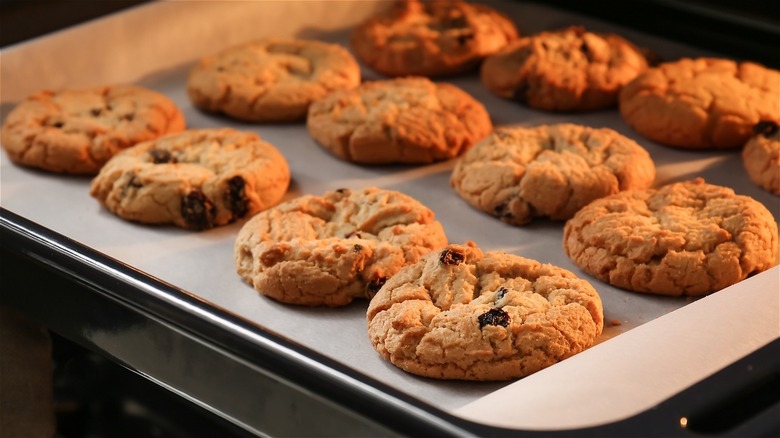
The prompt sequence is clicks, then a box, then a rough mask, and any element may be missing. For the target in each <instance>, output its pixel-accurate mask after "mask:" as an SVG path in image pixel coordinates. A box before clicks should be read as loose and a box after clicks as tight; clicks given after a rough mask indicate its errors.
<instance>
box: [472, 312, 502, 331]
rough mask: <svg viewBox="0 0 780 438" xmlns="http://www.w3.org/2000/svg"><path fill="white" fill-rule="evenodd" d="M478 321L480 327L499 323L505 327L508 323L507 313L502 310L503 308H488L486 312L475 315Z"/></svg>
mask: <svg viewBox="0 0 780 438" xmlns="http://www.w3.org/2000/svg"><path fill="white" fill-rule="evenodd" d="M477 320H478V321H479V328H480V329H482V328H484V327H485V326H486V325H500V326H502V327H506V326H508V325H509V314H508V313H506V312H504V310H503V309H490V310H488V311H487V312H485V313H483V314H482V315H479V317H477Z"/></svg>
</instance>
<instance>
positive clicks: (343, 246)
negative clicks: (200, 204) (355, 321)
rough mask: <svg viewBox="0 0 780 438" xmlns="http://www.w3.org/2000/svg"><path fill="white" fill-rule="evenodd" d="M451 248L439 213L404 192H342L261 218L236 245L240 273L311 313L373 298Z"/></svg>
mask: <svg viewBox="0 0 780 438" xmlns="http://www.w3.org/2000/svg"><path fill="white" fill-rule="evenodd" d="M446 244H447V238H446V236H445V234H444V229H443V228H442V226H441V224H440V223H439V222H438V221H436V220H435V219H434V213H433V211H431V210H430V209H429V208H427V207H425V206H424V205H422V204H421V203H420V202H418V201H417V200H415V199H413V198H412V197H410V196H408V195H405V194H403V193H401V192H397V191H393V190H385V189H378V188H365V189H362V190H350V189H339V190H335V191H331V192H327V193H325V194H324V195H323V196H314V195H304V196H301V197H298V198H296V199H293V200H291V201H287V202H284V203H282V204H279V205H278V206H276V207H274V208H272V209H269V210H266V211H264V212H262V213H259V214H258V215H257V216H255V217H253V218H252V219H251V220H249V221H248V222H247V223H246V224H244V226H243V227H242V228H241V230H240V232H239V233H238V236H237V237H236V242H235V251H234V258H235V262H236V271H237V272H238V275H239V276H241V278H243V279H244V280H245V281H246V282H247V283H249V284H250V285H252V286H253V287H254V288H255V289H256V290H257V291H259V292H260V293H262V294H264V295H266V296H269V297H271V298H274V299H276V300H278V301H281V302H285V303H289V304H298V305H305V306H330V307H338V306H344V305H346V304H349V303H350V302H352V301H353V300H354V299H355V298H371V297H372V296H373V295H374V294H375V293H376V292H377V291H378V290H379V288H380V287H381V286H382V284H383V283H384V282H385V281H386V280H387V279H388V278H390V277H391V276H392V275H393V274H395V273H396V272H398V270H399V269H401V268H402V267H404V266H406V265H408V264H411V263H415V262H417V260H419V259H420V257H421V256H423V255H424V254H427V253H429V252H430V251H433V250H434V249H436V248H439V247H442V246H444V245H446Z"/></svg>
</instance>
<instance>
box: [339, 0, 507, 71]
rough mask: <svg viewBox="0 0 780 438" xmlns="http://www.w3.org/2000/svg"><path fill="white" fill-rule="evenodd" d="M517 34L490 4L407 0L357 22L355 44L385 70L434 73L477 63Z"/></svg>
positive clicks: (369, 60) (364, 56)
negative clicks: (358, 24)
mask: <svg viewBox="0 0 780 438" xmlns="http://www.w3.org/2000/svg"><path fill="white" fill-rule="evenodd" d="M517 35H518V32H517V29H516V28H515V25H514V23H512V21H511V20H510V19H509V18H507V17H506V16H504V15H502V14H501V13H499V12H497V11H496V10H495V9H493V8H492V7H490V6H487V5H482V4H478V3H469V2H465V1H460V0H446V1H445V0H433V1H419V0H406V1H403V0H402V1H398V2H396V3H395V5H394V7H393V8H391V9H390V10H388V11H387V12H385V13H383V14H380V15H377V16H375V17H372V18H370V19H368V20H367V21H365V22H364V23H363V24H362V25H360V26H359V27H358V28H356V29H355V30H354V32H353V34H352V40H351V45H352V48H353V50H354V51H355V55H356V56H357V57H358V59H359V60H361V61H362V62H364V63H365V64H366V65H368V66H369V67H371V68H372V69H374V70H376V71H378V72H380V73H383V74H386V75H389V76H431V77H432V76H441V75H450V74H456V73H460V72H463V71H465V70H468V69H471V68H473V67H475V66H476V65H477V64H478V63H479V62H480V61H482V59H483V58H485V56H487V55H490V54H492V53H495V52H496V51H498V50H499V49H501V48H502V47H504V46H505V45H506V44H507V43H508V42H510V41H513V40H514V39H516V38H517Z"/></svg>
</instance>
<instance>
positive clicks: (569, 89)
mask: <svg viewBox="0 0 780 438" xmlns="http://www.w3.org/2000/svg"><path fill="white" fill-rule="evenodd" d="M645 70H647V60H646V59H645V57H644V56H643V55H642V52H641V51H640V50H639V49H638V48H637V47H636V46H634V45H633V44H632V43H630V42H629V41H628V40H626V39H624V38H623V37H621V36H619V35H615V34H602V33H594V32H587V31H585V29H583V28H582V27H577V26H575V27H569V28H566V29H562V30H558V31H552V32H541V33H539V34H536V35H531V36H527V37H523V38H520V39H519V40H517V41H514V42H512V43H511V44H509V45H508V46H507V47H505V48H504V49H502V50H501V51H500V52H498V53H496V54H494V55H491V56H489V57H488V58H487V59H485V62H484V63H483V64H482V69H481V72H480V77H481V80H482V83H483V84H484V85H485V87H487V89H488V90H490V91H491V92H492V93H493V94H495V95H497V96H500V97H503V98H506V99H512V100H515V101H517V102H520V103H523V104H526V105H528V106H530V107H532V108H536V109H541V110H546V111H589V110H597V109H602V108H610V107H615V106H617V99H618V93H619V92H620V90H621V89H622V88H623V86H625V85H626V84H627V83H629V82H630V81H631V80H633V79H634V78H636V77H637V75H639V74H640V73H642V72H643V71H645Z"/></svg>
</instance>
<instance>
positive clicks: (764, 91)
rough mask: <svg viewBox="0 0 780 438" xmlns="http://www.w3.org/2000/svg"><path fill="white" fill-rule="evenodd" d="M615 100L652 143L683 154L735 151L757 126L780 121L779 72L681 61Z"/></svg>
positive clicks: (651, 72)
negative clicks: (679, 149) (709, 150)
mask: <svg viewBox="0 0 780 438" xmlns="http://www.w3.org/2000/svg"><path fill="white" fill-rule="evenodd" d="M619 100H620V114H621V115H622V116H623V119H624V120H625V121H626V122H627V123H628V124H629V125H631V127H633V128H634V129H635V130H636V131H637V132H639V133H640V134H642V135H643V136H645V137H647V138H649V139H651V140H653V141H656V142H658V143H662V144H665V145H668V146H674V147H678V148H683V149H703V148H737V147H742V146H743V145H744V144H745V142H747V140H748V139H749V138H750V137H751V135H752V129H753V126H755V125H756V124H757V123H758V122H759V121H772V122H775V123H778V122H780V105H778V102H780V71H777V70H773V69H769V68H766V67H764V66H762V65H759V64H755V63H752V62H739V63H738V62H734V61H731V60H728V59H719V58H697V59H690V58H683V59H680V60H678V61H675V62H668V63H662V64H660V65H659V66H658V67H655V68H651V69H649V70H647V71H646V72H645V73H643V74H641V75H639V76H638V77H637V78H636V79H634V80H633V81H632V82H630V83H629V84H628V85H626V86H625V87H623V89H622V90H621V92H620V97H619Z"/></svg>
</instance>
